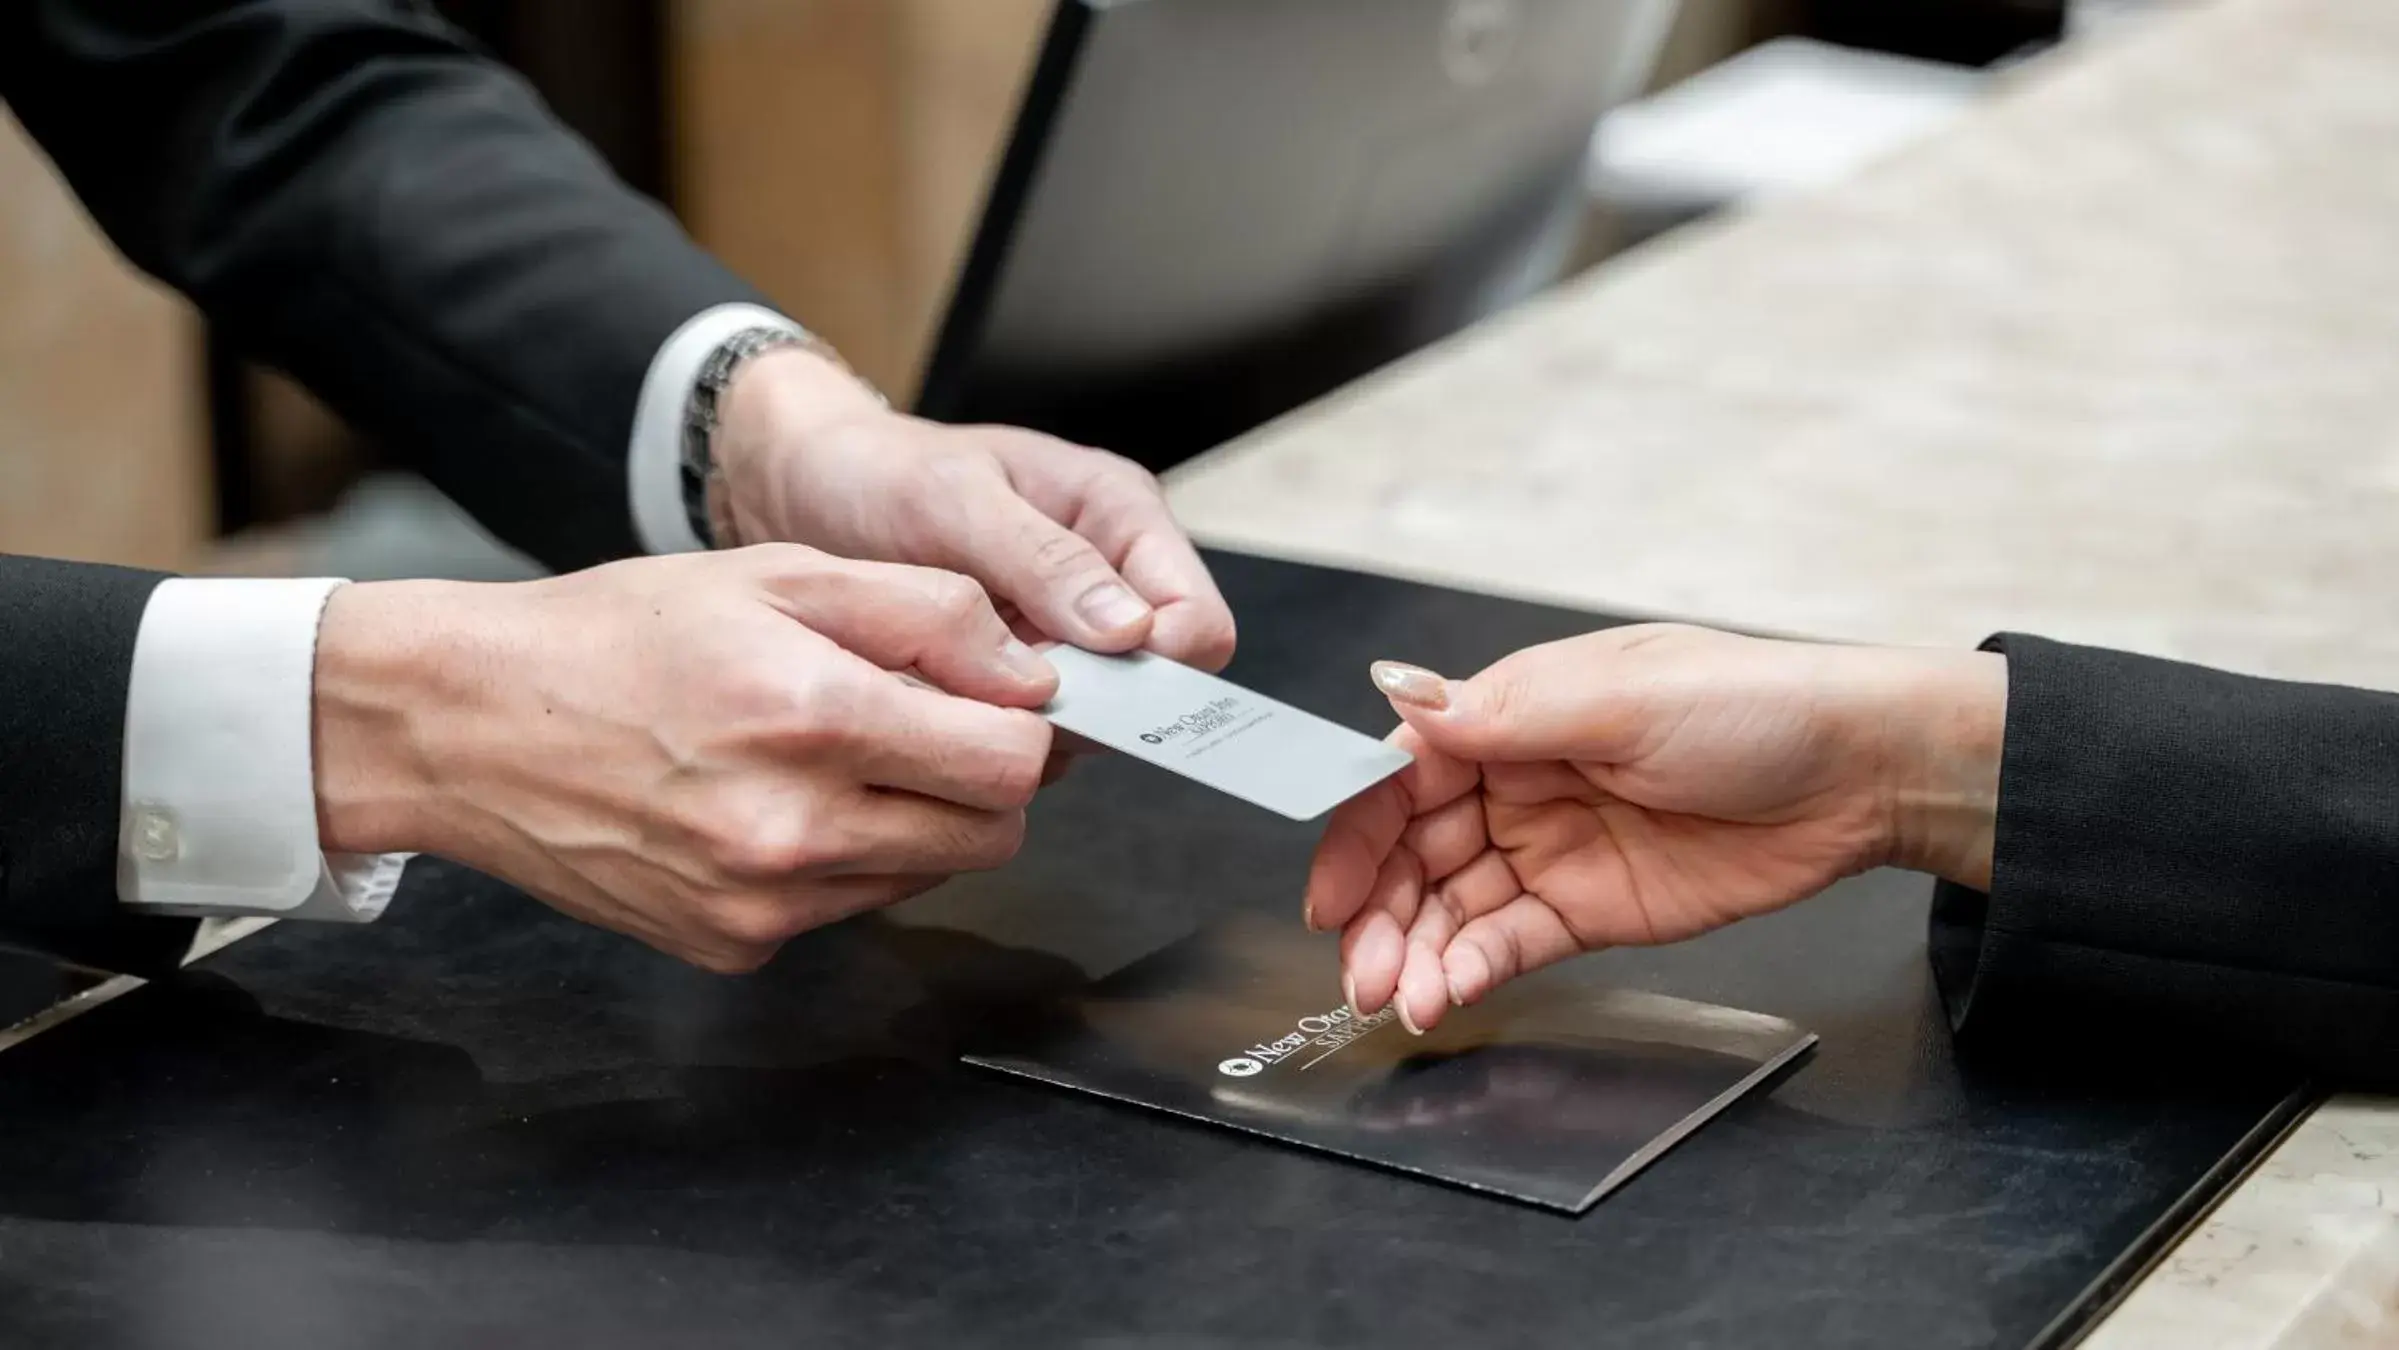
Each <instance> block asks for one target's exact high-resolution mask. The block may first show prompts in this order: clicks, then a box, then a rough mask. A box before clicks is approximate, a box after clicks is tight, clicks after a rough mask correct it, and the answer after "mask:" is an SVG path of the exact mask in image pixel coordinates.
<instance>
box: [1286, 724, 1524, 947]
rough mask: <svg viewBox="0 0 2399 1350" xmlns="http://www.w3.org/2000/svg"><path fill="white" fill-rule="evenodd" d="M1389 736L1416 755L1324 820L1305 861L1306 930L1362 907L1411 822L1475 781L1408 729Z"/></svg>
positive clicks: (1339, 920)
mask: <svg viewBox="0 0 2399 1350" xmlns="http://www.w3.org/2000/svg"><path fill="white" fill-rule="evenodd" d="M1389 739H1390V741H1391V743H1392V744H1393V745H1395V746H1398V747H1399V748H1400V749H1402V750H1405V751H1407V752H1408V753H1409V754H1410V755H1413V756H1414V757H1415V758H1414V760H1413V761H1412V762H1411V763H1410V764H1409V765H1408V767H1406V768H1404V769H1402V770H1400V771H1399V772H1398V773H1397V774H1394V775H1393V776H1392V777H1390V778H1387V779H1385V780H1384V781H1382V782H1380V783H1377V784H1375V785H1374V786H1373V787H1371V788H1368V789H1367V790H1366V791H1364V792H1362V793H1360V794H1359V795H1357V796H1355V797H1352V798H1350V799H1349V800H1348V801H1346V802H1343V803H1342V804H1341V805H1340V806H1338V807H1336V808H1334V810H1333V814H1332V815H1331V816H1330V817H1329V818H1328V819H1327V820H1326V821H1325V827H1324V837H1323V838H1321V839H1319V840H1318V841H1317V843H1316V855H1315V857H1314V858H1313V859H1312V860H1311V861H1310V862H1309V864H1308V885H1307V891H1306V893H1305V895H1304V897H1303V899H1302V904H1303V906H1304V909H1303V913H1304V914H1305V916H1306V919H1307V923H1308V927H1309V928H1311V929H1316V930H1319V931H1321V930H1324V929H1331V928H1339V927H1340V926H1342V925H1343V924H1345V923H1348V922H1349V921H1350V919H1351V917H1352V916H1354V915H1356V914H1357V912H1358V909H1359V907H1360V906H1362V905H1364V904H1365V903H1366V897H1367V893H1368V892H1369V891H1371V890H1372V889H1373V887H1374V878H1375V874H1376V873H1377V872H1378V871H1380V870H1381V869H1382V866H1383V860H1384V859H1385V858H1387V857H1389V856H1390V854H1391V850H1392V849H1393V848H1395V847H1397V846H1398V844H1399V841H1400V838H1401V836H1403V835H1404V834H1405V833H1406V832H1407V829H1408V825H1409V823H1410V822H1411V821H1413V820H1415V819H1416V818H1417V817H1419V816H1422V815H1425V814H1426V813H1428V812H1432V811H1436V810H1439V809H1440V808H1442V807H1444V806H1447V805H1448V804H1449V803H1451V802H1454V801H1456V800H1457V799H1459V798H1460V797H1463V796H1465V795H1466V794H1467V793H1468V792H1470V791H1472V790H1473V788H1474V786H1475V784H1476V783H1477V782H1479V781H1480V779H1481V776H1480V774H1479V773H1478V771H1477V770H1476V768H1475V766H1474V765H1472V764H1469V763H1466V762H1464V761H1462V760H1455V759H1451V758H1450V757H1449V756H1447V755H1444V754H1442V753H1440V752H1439V751H1437V750H1434V749H1432V748H1430V747H1429V746H1427V745H1426V744H1425V743H1424V739H1423V738H1422V737H1420V736H1418V735H1417V734H1416V732H1415V730H1414V729H1413V728H1411V727H1405V726H1403V727H1400V728H1398V729H1397V730H1395V731H1393V732H1392V733H1391V735H1390V737H1389Z"/></svg>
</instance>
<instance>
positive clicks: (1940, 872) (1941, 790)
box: [1884, 652, 2007, 890]
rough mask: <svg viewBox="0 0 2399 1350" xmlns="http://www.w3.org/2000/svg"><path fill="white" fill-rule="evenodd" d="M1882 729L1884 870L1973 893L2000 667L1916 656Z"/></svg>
mask: <svg viewBox="0 0 2399 1350" xmlns="http://www.w3.org/2000/svg"><path fill="white" fill-rule="evenodd" d="M1909 655H1910V656H1911V657H1915V658H1920V659H1918V660H1915V661H1913V662H1912V663H1911V665H1912V668H1911V669H1910V671H1909V672H1908V674H1907V676H1906V677H1905V679H1904V680H1903V681H1902V685H1901V688H1900V690H1899V692H1898V694H1897V697H1896V699H1895V700H1894V702H1893V704H1892V706H1891V707H1890V709H1889V710H1888V715H1887V717H1886V718H1885V722H1884V725H1885V727H1886V730H1887V733H1888V734H1889V736H1890V737H1891V743H1890V745H1889V746H1888V753H1887V755H1886V763H1887V764H1888V765H1889V768H1890V773H1891V820H1892V828H1891V834H1892V848H1891V862H1892V863H1893V864H1894V865H1896V866H1899V867H1905V868H1908V869H1910V870H1912V871H1918V872H1926V873H1930V874H1931V875H1933V876H1936V877H1939V878H1941V879H1943V880H1945V881H1953V882H1956V883H1958V884H1960V885H1963V886H1969V887H1972V888H1974V889H1976V890H1987V889H1989V888H1990V885H1991V855H1992V848H1993V840H1994V837H1995V834H1996V831H1997V827H1998V820H1999V767H2000V757H2001V752H2002V750H2003V749H2004V747H2005V745H2006V740H2007V659H2006V658H2005V657H2003V656H2001V655H1999V654H1998V653H1996V652H1922V653H1910V654H1909Z"/></svg>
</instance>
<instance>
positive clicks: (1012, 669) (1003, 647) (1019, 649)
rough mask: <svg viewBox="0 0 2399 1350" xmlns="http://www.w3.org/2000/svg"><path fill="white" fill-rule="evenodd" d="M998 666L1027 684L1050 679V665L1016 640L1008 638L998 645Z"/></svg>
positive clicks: (1039, 654)
mask: <svg viewBox="0 0 2399 1350" xmlns="http://www.w3.org/2000/svg"><path fill="white" fill-rule="evenodd" d="M1000 664H1001V665H1002V666H1004V667H1006V668H1007V671H1008V673H1009V674H1011V675H1014V676H1015V677H1016V678H1018V679H1020V680H1023V681H1024V682H1025V683H1027V684H1039V683H1040V682H1042V681H1043V680H1046V679H1048V678H1049V677H1050V663H1049V662H1047V661H1045V660H1043V659H1042V657H1041V653H1039V652H1037V651H1034V650H1033V649H1032V648H1031V647H1029V646H1027V645H1026V644H1025V643H1024V642H1023V641H1021V640H1020V639H1018V638H1015V637H1010V638H1009V639H1008V640H1007V641H1006V642H1003V643H1001V644H1000Z"/></svg>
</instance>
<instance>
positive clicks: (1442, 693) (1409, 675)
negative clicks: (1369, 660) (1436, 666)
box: [1374, 661, 1449, 712]
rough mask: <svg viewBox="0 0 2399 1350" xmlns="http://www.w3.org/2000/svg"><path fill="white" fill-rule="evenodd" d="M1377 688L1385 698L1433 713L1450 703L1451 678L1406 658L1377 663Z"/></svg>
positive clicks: (1375, 676) (1375, 666) (1375, 678)
mask: <svg viewBox="0 0 2399 1350" xmlns="http://www.w3.org/2000/svg"><path fill="white" fill-rule="evenodd" d="M1374 687H1375V688H1377V689H1380V690H1382V691H1383V693H1384V695H1385V696H1386V697H1389V698H1393V699H1397V700H1398V701H1399V702H1401V703H1406V704H1409V705H1411V706H1414V707H1418V708H1426V709H1429V710H1431V711H1433V712H1439V711H1441V710H1442V709H1444V708H1446V707H1448V706H1449V681H1447V680H1445V679H1442V678H1441V677H1440V676H1439V675H1436V674H1434V673H1433V672H1431V671H1429V670H1426V669H1425V668H1424V667H1423V666H1411V665H1409V664H1408V663H1407V662H1405V661H1377V662H1375V663H1374Z"/></svg>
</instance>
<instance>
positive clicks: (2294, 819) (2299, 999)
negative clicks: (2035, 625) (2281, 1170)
mask: <svg viewBox="0 0 2399 1350" xmlns="http://www.w3.org/2000/svg"><path fill="white" fill-rule="evenodd" d="M1984 647H1985V649H1986V650H1991V651H1999V652H2003V653H2005V654H2006V656H2007V659H2008V710H2007V732H2006V740H2005V749H2004V752H2003V756H2002V761H2001V771H2000V796H1999V813H1998V828H1997V835H1996V839H1995V849H1994V857H1993V865H1992V885H1991V890H1990V892H1989V894H1987V895H1985V894H1981V893H1978V892H1974V891H1970V890H1968V889H1966V888H1964V887H1959V886H1952V885H1944V886H1942V887H1941V888H1940V889H1939V891H1938V892H1937V893H1936V895H1935V899H1934V905H1933V914H1932V933H1931V943H1930V950H1931V955H1932V962H1933V969H1934V973H1935V976H1936V980H1937V983H1938V985H1939V988H1940V990H1941V996H1942V1000H1943V1002H1944V1004H1945V1005H1946V1007H1947V1010H1948V1013H1949V1017H1950V1021H1951V1024H1952V1026H1953V1027H1954V1028H1955V1029H1956V1030H1957V1031H1958V1032H1959V1034H1960V1035H1961V1036H1963V1037H1970V1038H1973V1039H1975V1040H2000V1039H2009V1040H2013V1039H2025V1038H2029V1039H2032V1040H2035V1041H2039V1042H2045V1043H2049V1044H2052V1045H2061V1044H2064V1043H2066V1042H2069V1041H2075V1042H2089V1041H2091V1040H2093V1039H2094V1038H2097V1039H2101V1040H2105V1041H2108V1042H2111V1043H2114V1044H2118V1045H2121V1044H2124V1043H2128V1042H2129V1043H2133V1044H2147V1045H2151V1046H2163V1045H2166V1044H2169V1043H2173V1044H2180V1045H2183V1046H2192V1045H2197V1046H2204V1047H2208V1048H2210V1049H2211V1050H2213V1051H2215V1052H2220V1053H2229V1054H2237V1055H2242V1056H2257V1057H2261V1058H2268V1059H2272V1060H2275V1061H2287V1062H2291V1063H2295V1064H2297V1065H2299V1066H2301V1067H2305V1068H2309V1069H2314V1070H2318V1071H2322V1072H2326V1073H2330V1074H2333V1075H2336V1076H2339V1077H2343V1078H2351V1079H2358V1078H2364V1079H2374V1080H2378V1081H2389V1080H2391V1079H2393V1078H2394V1077H2399V696H2394V695H2391V694H2385V693H2375V692H2370V691H2366V690H2358V689H2347V688H2340V687H2335V686H2328V685H2307V684H2290V683H2284V682H2280V681H2272V680H2262V679H2255V678H2251V677H2246V676H2239V675H2232V674H2228V673H2225V672H2222V671H2216V670H2209V669H2206V668H2203V667H2198V666H2191V665H2185V664H2182V663H2179V662H2172V661H2163V660H2157V659H2154V658H2149V657H2141V656H2133V655H2128V654H2125V653H2121V652H2110V651H2102V650H2098V649H2093V648H2087V647H2076V646H2070V645H2067V644H2063V643H2057V642H2050V641H2046V640H2043V639H2040V638H2033V637H2025V636H2022V635H2016V634H2007V635H2002V636H2000V637H1995V638H1993V639H1992V640H1991V641H1990V642H1988V643H1985V644H1984Z"/></svg>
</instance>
